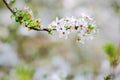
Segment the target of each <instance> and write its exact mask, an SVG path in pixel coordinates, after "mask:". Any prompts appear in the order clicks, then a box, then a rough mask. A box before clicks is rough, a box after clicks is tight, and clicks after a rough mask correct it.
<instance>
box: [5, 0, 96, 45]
mask: <svg viewBox="0 0 120 80" xmlns="http://www.w3.org/2000/svg"><path fill="white" fill-rule="evenodd" d="M3 2H4V3H5V5H6V6H7V8H8V9H9V10H10V11H11V13H12V15H11V17H12V18H14V19H15V21H16V22H18V23H20V24H22V25H24V26H25V27H27V28H28V30H35V31H46V32H48V33H49V34H53V31H57V32H58V33H59V34H60V37H64V38H65V39H67V38H68V35H70V33H77V35H76V37H77V38H76V40H77V41H78V42H80V43H84V41H87V40H90V39H93V37H94V34H95V33H96V32H97V29H96V25H95V21H94V20H93V19H92V18H91V17H89V16H87V15H82V16H81V17H80V18H78V19H77V18H74V17H66V18H62V19H58V18H56V20H55V21H53V22H52V23H50V24H49V26H48V27H47V28H42V26H41V21H40V20H39V19H34V18H33V16H32V10H31V9H30V8H29V7H24V9H23V10H18V9H17V8H14V9H11V8H10V6H9V5H8V3H7V2H6V1H5V0H3Z"/></svg>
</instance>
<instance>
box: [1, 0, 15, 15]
mask: <svg viewBox="0 0 120 80" xmlns="http://www.w3.org/2000/svg"><path fill="white" fill-rule="evenodd" d="M3 2H4V4H5V5H6V7H7V8H8V9H9V10H10V12H11V13H12V14H13V15H15V14H16V12H14V11H13V10H12V9H11V7H10V6H9V5H8V3H7V2H6V0H3Z"/></svg>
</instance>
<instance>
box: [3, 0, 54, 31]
mask: <svg viewBox="0 0 120 80" xmlns="http://www.w3.org/2000/svg"><path fill="white" fill-rule="evenodd" d="M3 2H4V4H5V5H6V7H7V8H8V9H9V10H10V12H11V13H12V14H13V15H14V16H16V12H15V11H13V9H12V8H11V7H10V6H9V5H8V3H7V2H6V0H3ZM25 27H27V26H25ZM30 29H31V30H35V31H47V32H49V29H48V28H43V29H41V28H35V27H30ZM54 30H55V29H54Z"/></svg>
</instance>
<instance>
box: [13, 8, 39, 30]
mask: <svg viewBox="0 0 120 80" xmlns="http://www.w3.org/2000/svg"><path fill="white" fill-rule="evenodd" d="M14 12H15V15H14V14H13V15H12V16H11V17H14V18H15V21H16V22H18V23H20V24H23V25H24V26H26V27H27V28H28V30H30V29H31V28H33V27H34V28H40V20H39V19H34V18H33V14H32V10H31V9H30V8H29V7H26V6H25V7H24V9H23V10H18V9H16V8H15V9H14Z"/></svg>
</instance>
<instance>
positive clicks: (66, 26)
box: [49, 15, 97, 43]
mask: <svg viewBox="0 0 120 80" xmlns="http://www.w3.org/2000/svg"><path fill="white" fill-rule="evenodd" d="M49 28H52V29H56V31H57V32H58V33H59V37H60V38H61V37H63V38H65V39H67V38H68V36H69V35H70V34H71V33H77V35H76V36H77V38H76V40H77V41H78V42H80V43H84V42H85V41H87V40H91V39H93V37H94V34H95V33H96V31H97V28H96V25H95V21H94V20H93V19H92V18H91V17H89V16H86V15H82V16H81V17H80V18H78V19H77V18H74V17H66V18H61V19H58V18H56V20H55V21H53V22H52V23H51V24H50V25H49Z"/></svg>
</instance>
